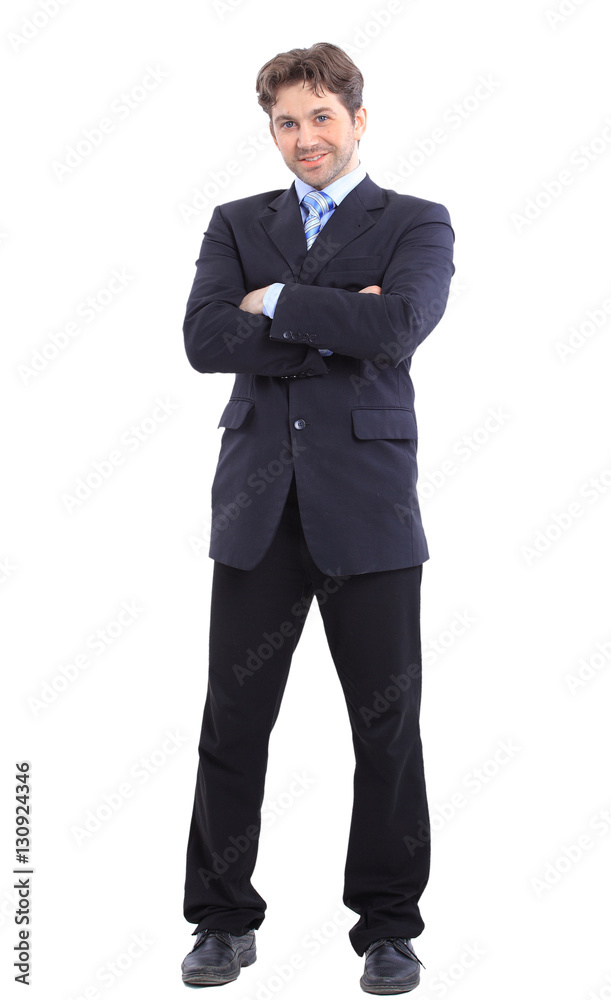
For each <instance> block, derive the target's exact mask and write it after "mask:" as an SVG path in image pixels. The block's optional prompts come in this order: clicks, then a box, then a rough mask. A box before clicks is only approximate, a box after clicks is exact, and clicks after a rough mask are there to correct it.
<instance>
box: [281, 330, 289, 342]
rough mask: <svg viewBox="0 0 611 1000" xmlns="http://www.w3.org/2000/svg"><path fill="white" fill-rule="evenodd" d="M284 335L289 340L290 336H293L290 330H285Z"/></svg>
mask: <svg viewBox="0 0 611 1000" xmlns="http://www.w3.org/2000/svg"><path fill="white" fill-rule="evenodd" d="M282 336H283V337H284V339H285V340H288V339H289V337H290V336H291V331H290V330H285V331H284V333H283V334H282Z"/></svg>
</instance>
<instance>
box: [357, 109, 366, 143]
mask: <svg viewBox="0 0 611 1000" xmlns="http://www.w3.org/2000/svg"><path fill="white" fill-rule="evenodd" d="M366 128H367V109H366V108H359V110H358V111H357V112H356V113H355V116H354V138H355V139H361V138H362V137H363V133H364V132H365V129H366Z"/></svg>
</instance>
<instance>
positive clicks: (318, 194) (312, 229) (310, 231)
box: [301, 191, 335, 250]
mask: <svg viewBox="0 0 611 1000" xmlns="http://www.w3.org/2000/svg"><path fill="white" fill-rule="evenodd" d="M301 200H302V201H303V202H304V203H305V204H306V205H307V207H308V209H309V211H310V214H309V215H308V217H307V219H306V220H305V223H304V228H305V234H306V243H307V248H308V250H309V249H310V247H311V246H312V243H313V242H314V240H315V239H316V237H317V236H318V234H319V232H320V230H321V229H322V220H323V216H325V215H326V214H327V212H330V211H331V209H332V208H335V202H334V201H333V198H331V197H330V195H328V194H326V192H325V191H310V192H309V193H308V194H304V196H303V198H302V199H301Z"/></svg>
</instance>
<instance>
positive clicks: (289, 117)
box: [274, 108, 333, 122]
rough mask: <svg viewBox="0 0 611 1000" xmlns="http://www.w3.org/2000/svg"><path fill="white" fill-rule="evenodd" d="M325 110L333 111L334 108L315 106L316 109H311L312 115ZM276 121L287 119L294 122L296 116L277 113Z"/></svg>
mask: <svg viewBox="0 0 611 1000" xmlns="http://www.w3.org/2000/svg"><path fill="white" fill-rule="evenodd" d="M323 111H331V112H332V111H333V108H314V110H313V111H311V112H310V114H311V115H319V114H321V113H322V112H323ZM274 121H277V122H284V121H286V122H294V121H295V117H294V116H293V115H277V116H276V117H275V118H274Z"/></svg>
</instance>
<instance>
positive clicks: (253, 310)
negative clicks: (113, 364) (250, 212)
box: [183, 202, 454, 376]
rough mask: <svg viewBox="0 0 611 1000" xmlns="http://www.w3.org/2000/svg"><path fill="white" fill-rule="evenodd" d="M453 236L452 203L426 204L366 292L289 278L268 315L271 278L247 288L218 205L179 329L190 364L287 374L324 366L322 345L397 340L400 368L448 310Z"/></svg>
mask: <svg viewBox="0 0 611 1000" xmlns="http://www.w3.org/2000/svg"><path fill="white" fill-rule="evenodd" d="M453 238H454V234H453V231H452V228H451V226H450V221H449V216H448V213H447V211H446V209H445V208H444V207H443V206H442V205H438V204H436V203H433V202H429V203H428V204H427V206H426V208H425V209H424V210H423V211H422V212H421V213H420V214H419V215H418V216H417V218H416V219H415V220H414V222H413V224H412V225H411V226H410V227H409V228H408V229H406V230H405V232H403V234H402V235H401V236H400V238H399V239H398V240H397V242H396V245H395V246H394V248H393V250H392V253H391V256H390V260H389V263H388V265H387V267H386V270H385V273H384V278H383V284H382V286H381V287H380V286H379V285H368V286H367V287H366V288H362V289H360V290H359V291H360V292H367V293H370V294H365V295H360V294H358V293H355V292H352V291H347V290H345V289H342V288H327V287H324V286H320V285H306V284H299V283H295V282H288V283H286V284H285V285H284V288H283V289H282V291H281V293H280V296H279V298H278V301H277V303H276V307H275V311H274V317H273V319H270V318H269V317H267V316H264V315H263V314H262V312H261V309H262V300H263V295H264V294H265V291H266V289H267V288H268V287H269V286H265V287H263V288H257V289H254V290H251V291H248V292H247V290H246V288H245V287H244V286H245V279H244V272H243V268H242V263H241V260H240V255H239V252H238V248H237V245H236V242H235V238H234V236H233V233H232V229H231V226H230V225H229V224H228V222H227V221H226V220H225V218H224V216H223V212H222V209H221V207H216V208H215V209H214V212H213V214H212V218H211V220H210V223H209V226H208V229H207V230H206V233H205V235H204V240H203V243H202V247H201V252H200V257H199V259H198V261H197V265H196V266H197V270H196V275H195V280H194V282H193V287H192V289H191V294H190V296H189V300H188V302H187V311H186V316H185V321H184V326H183V332H184V338H185V349H186V353H187V357H188V359H189V362H190V363H191V365H192V366H193V367H194V368H195V369H196V370H197V371H200V372H235V373H242V372H244V373H251V372H254V373H255V374H258V375H278V376H283V375H291V374H298V373H299V372H300V371H303V370H305V369H306V368H307V370H308V371H309V373H311V374H326V373H327V372H328V368H327V366H326V364H325V362H324V360H323V358H322V356H321V355H320V354H319V352H318V348H319V347H320V348H327V349H329V350H331V351H333V352H334V353H337V354H344V355H348V356H350V357H354V358H362V359H369V358H374V357H376V355H379V354H380V353H381V352H383V351H385V350H388V348H389V345H391V344H392V353H391V357H392V364H393V365H394V366H395V367H396V366H397V365H399V364H400V362H401V361H402V360H404V359H405V358H407V357H409V356H411V355H412V354H413V352H414V351H415V350H416V347H417V346H418V345H419V344H420V343H421V342H422V341H423V340H424V338H425V337H426V336H427V335H428V334H429V333H430V332H431V330H433V329H434V327H435V326H436V325H437V323H438V322H439V320H440V319H441V317H442V315H443V312H444V310H445V306H446V302H447V297H448V291H449V287H450V280H451V278H452V275H453V273H454V265H453V263H452V250H453ZM278 280H283V279H281V278H280V276H279V277H278ZM287 330H290V331H292V337H291V340H287V339H286V337H285V332H286V331H287ZM301 337H303V340H302V342H295V340H296V338H297V339H299V338H301ZM312 345H315V346H312Z"/></svg>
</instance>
